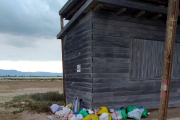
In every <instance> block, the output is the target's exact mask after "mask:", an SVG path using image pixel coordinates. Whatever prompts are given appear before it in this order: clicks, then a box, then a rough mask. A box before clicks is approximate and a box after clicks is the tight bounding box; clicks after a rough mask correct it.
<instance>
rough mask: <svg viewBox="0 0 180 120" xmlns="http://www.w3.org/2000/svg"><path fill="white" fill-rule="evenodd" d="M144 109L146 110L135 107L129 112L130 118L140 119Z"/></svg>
mask: <svg viewBox="0 0 180 120" xmlns="http://www.w3.org/2000/svg"><path fill="white" fill-rule="evenodd" d="M143 111H144V109H143V108H140V109H139V108H137V109H134V110H133V111H131V112H128V117H129V118H134V119H135V120H140V119H141V115H142V113H143Z"/></svg>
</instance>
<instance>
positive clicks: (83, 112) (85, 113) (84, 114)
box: [79, 110, 88, 118]
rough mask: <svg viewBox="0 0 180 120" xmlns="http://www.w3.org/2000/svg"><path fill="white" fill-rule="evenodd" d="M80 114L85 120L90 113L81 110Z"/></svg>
mask: <svg viewBox="0 0 180 120" xmlns="http://www.w3.org/2000/svg"><path fill="white" fill-rule="evenodd" d="M79 114H81V115H82V116H83V117H84V118H85V117H86V116H87V115H88V113H87V112H86V111H85V110H81V111H80V112H79Z"/></svg>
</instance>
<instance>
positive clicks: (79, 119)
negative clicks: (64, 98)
mask: <svg viewBox="0 0 180 120" xmlns="http://www.w3.org/2000/svg"><path fill="white" fill-rule="evenodd" d="M70 120H83V116H82V115H81V114H78V115H73V117H72V118H71V119H70Z"/></svg>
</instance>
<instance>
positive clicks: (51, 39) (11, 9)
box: [0, 0, 67, 61]
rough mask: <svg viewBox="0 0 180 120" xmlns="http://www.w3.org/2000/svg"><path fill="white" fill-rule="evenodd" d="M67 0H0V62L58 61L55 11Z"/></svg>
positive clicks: (56, 13)
mask: <svg viewBox="0 0 180 120" xmlns="http://www.w3.org/2000/svg"><path fill="white" fill-rule="evenodd" d="M66 2H67V0H0V48H1V50H0V54H1V57H0V61H2V60H11V61H22V60H24V61H61V41H60V40H57V39H56V35H57V34H58V32H59V31H60V17H59V15H58V11H59V10H60V9H61V7H62V6H63V5H64V4H65V3H66Z"/></svg>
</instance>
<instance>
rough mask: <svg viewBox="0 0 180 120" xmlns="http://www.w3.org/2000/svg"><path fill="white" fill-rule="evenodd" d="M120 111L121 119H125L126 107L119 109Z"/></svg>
mask: <svg viewBox="0 0 180 120" xmlns="http://www.w3.org/2000/svg"><path fill="white" fill-rule="evenodd" d="M120 111H121V115H122V117H123V119H127V114H126V109H121V110H120Z"/></svg>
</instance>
